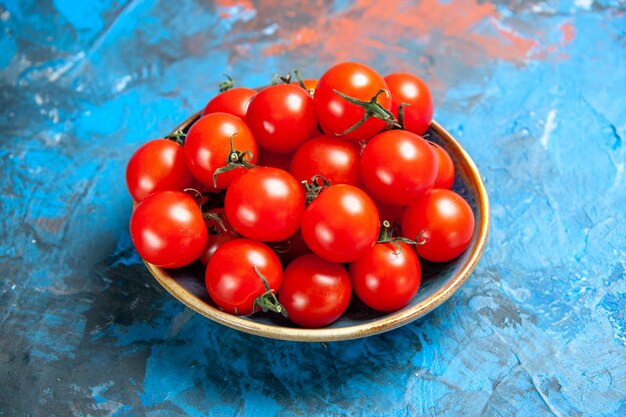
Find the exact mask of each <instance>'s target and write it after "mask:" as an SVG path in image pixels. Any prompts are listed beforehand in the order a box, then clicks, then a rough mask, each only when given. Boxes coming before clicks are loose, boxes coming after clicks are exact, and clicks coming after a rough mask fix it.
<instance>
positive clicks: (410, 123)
mask: <svg viewBox="0 0 626 417" xmlns="http://www.w3.org/2000/svg"><path fill="white" fill-rule="evenodd" d="M385 81H386V82H387V85H388V86H389V92H390V93H391V111H392V112H393V114H394V116H396V118H398V107H399V106H400V104H402V103H405V104H408V106H404V129H406V130H408V131H410V132H413V133H416V134H418V135H423V134H424V133H426V131H427V130H428V127H429V126H430V122H431V121H432V119H433V98H432V96H431V95H430V90H429V89H428V86H427V85H426V83H425V82H424V81H422V79H420V78H419V77H416V76H415V75H412V74H407V73H403V72H397V73H394V74H389V75H388V76H386V77H385Z"/></svg>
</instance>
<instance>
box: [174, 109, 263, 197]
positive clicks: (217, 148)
mask: <svg viewBox="0 0 626 417" xmlns="http://www.w3.org/2000/svg"><path fill="white" fill-rule="evenodd" d="M235 133H236V135H235V136H234V137H233V145H234V147H235V149H236V150H238V151H240V152H245V151H250V152H251V153H252V157H250V156H246V157H244V159H245V160H246V161H247V162H250V163H251V164H254V163H256V161H257V154H258V149H257V144H256V141H255V139H254V136H253V135H252V132H251V131H250V129H249V128H248V126H246V124H245V123H244V122H243V121H242V120H241V119H240V118H239V117H237V116H233V115H232V114H228V113H211V114H207V115H206V116H204V117H201V118H200V119H199V120H198V121H196V122H195V123H194V124H193V125H192V126H191V128H190V129H189V132H188V133H187V139H186V140H185V157H186V159H187V164H188V166H189V168H190V170H191V173H192V174H193V176H194V177H195V178H196V179H198V180H199V181H200V182H202V183H203V184H205V185H206V186H207V187H210V188H212V187H213V174H214V173H215V170H216V169H218V168H221V167H224V166H226V165H227V159H228V156H229V155H230V137H231V136H232V135H233V134H235ZM245 170H246V169H245V168H236V169H233V170H232V171H228V172H225V173H223V174H220V175H218V177H217V188H218V189H225V188H227V187H228V185H229V184H230V183H231V181H232V180H233V179H235V178H236V177H238V176H239V175H241V174H242V173H243V172H245Z"/></svg>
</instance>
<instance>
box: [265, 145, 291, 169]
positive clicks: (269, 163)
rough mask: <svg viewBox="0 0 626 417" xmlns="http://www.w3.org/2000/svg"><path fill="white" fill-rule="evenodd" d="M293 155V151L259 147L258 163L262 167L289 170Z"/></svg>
mask: <svg viewBox="0 0 626 417" xmlns="http://www.w3.org/2000/svg"><path fill="white" fill-rule="evenodd" d="M292 157H293V154H291V153H276V152H270V151H268V150H266V149H259V159H258V160H257V162H256V164H257V165H258V166H261V167H273V168H280V169H282V170H284V171H289V164H290V163H291V158H292Z"/></svg>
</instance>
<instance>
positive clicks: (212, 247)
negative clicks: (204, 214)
mask: <svg viewBox="0 0 626 417" xmlns="http://www.w3.org/2000/svg"><path fill="white" fill-rule="evenodd" d="M208 213H209V214H213V215H216V216H219V218H220V220H221V222H222V225H223V226H224V228H222V225H220V224H219V223H218V222H217V220H215V219H212V218H205V220H204V224H205V225H206V228H207V231H208V237H207V241H206V246H205V247H204V251H203V252H202V255H200V257H199V258H198V260H199V261H200V262H202V264H203V265H207V264H208V263H209V261H210V260H211V257H212V256H213V254H214V253H215V251H216V250H217V248H219V247H220V246H222V245H223V244H224V243H226V242H230V241H231V240H234V239H238V238H240V237H241V236H239V234H237V232H235V229H233V227H232V226H231V225H230V223H228V219H227V218H226V215H225V214H224V209H223V208H216V209H212V210H209V212H208ZM224 229H226V230H224Z"/></svg>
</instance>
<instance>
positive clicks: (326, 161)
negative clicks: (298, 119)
mask: <svg viewBox="0 0 626 417" xmlns="http://www.w3.org/2000/svg"><path fill="white" fill-rule="evenodd" d="M359 151H360V146H359V145H358V144H357V143H355V142H352V141H348V140H343V139H339V138H331V137H329V136H318V137H316V138H313V139H311V140H308V141H307V142H305V143H304V144H303V145H302V146H300V147H299V148H298V150H297V151H296V152H295V153H294V155H293V158H292V159H291V164H290V166H289V173H290V174H291V175H293V176H294V178H295V179H296V180H298V181H311V178H312V177H313V176H314V175H321V176H323V177H324V178H326V179H327V180H329V181H330V183H331V184H350V185H354V186H355V187H360V186H361V185H362V181H361V170H360V154H359Z"/></svg>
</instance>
